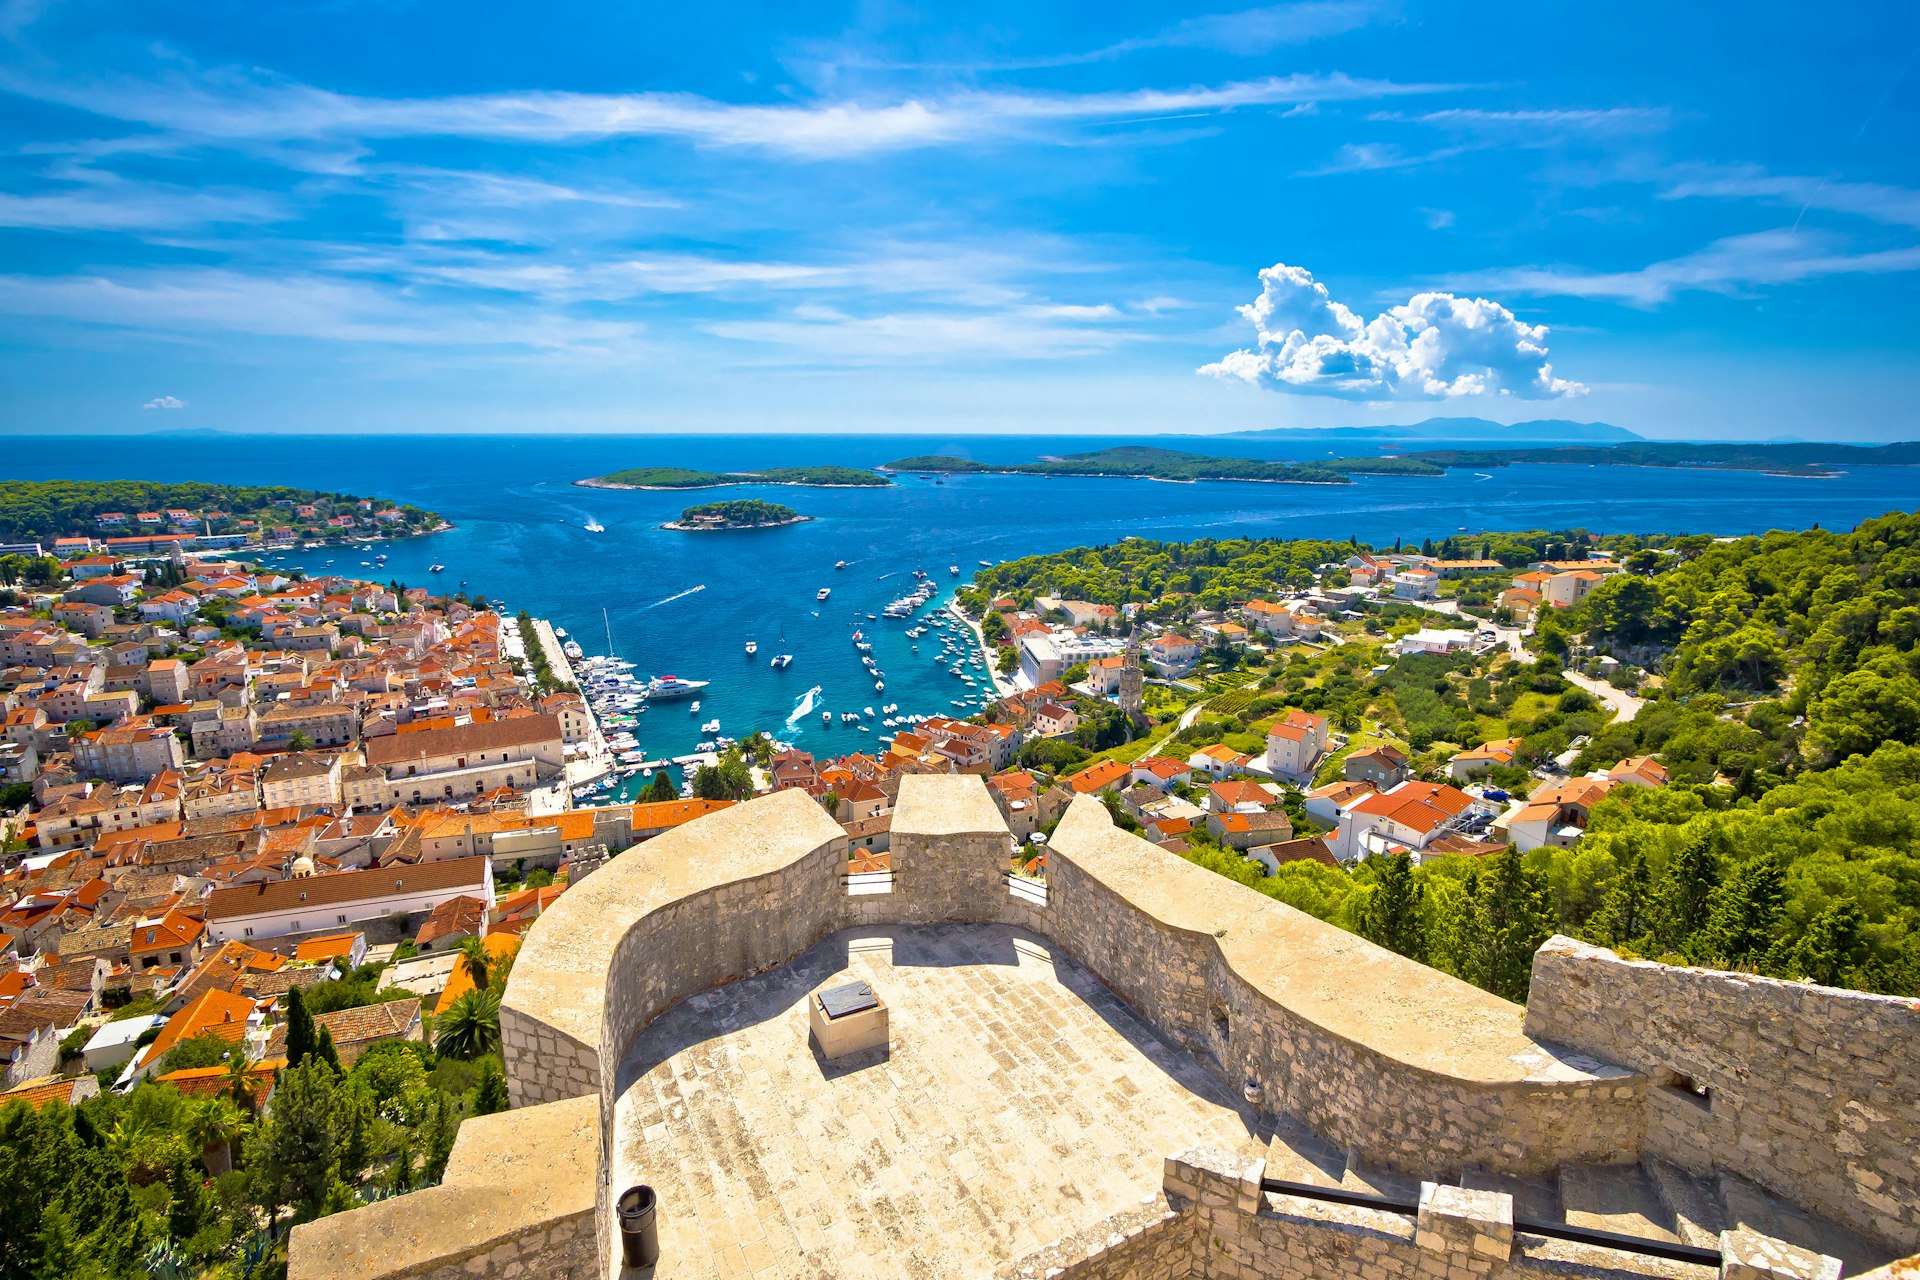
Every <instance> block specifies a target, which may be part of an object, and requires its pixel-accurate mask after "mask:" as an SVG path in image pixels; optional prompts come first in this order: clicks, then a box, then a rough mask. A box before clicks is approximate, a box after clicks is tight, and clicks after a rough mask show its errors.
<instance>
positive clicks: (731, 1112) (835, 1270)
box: [613, 925, 1264, 1280]
mask: <svg viewBox="0 0 1920 1280" xmlns="http://www.w3.org/2000/svg"><path fill="white" fill-rule="evenodd" d="M847 978H859V979H864V980H866V981H868V982H870V983H872V984H873V986H874V989H875V990H876V991H877V992H878V993H879V994H880V996H881V998H882V999H884V1000H885V1001H887V1003H888V1005H889V1007H890V1009H891V1014H892V1027H893V1043H892V1047H891V1049H890V1050H889V1051H888V1052H886V1053H885V1054H880V1053H872V1054H864V1055H859V1056H856V1057H853V1058H843V1059H839V1060H836V1061H834V1062H832V1063H827V1062H825V1061H823V1060H822V1059H820V1058H819V1057H818V1055H817V1054H816V1053H815V1052H814V1051H813V1049H812V1046H811V1045H810V1043H809V1042H808V1039H807V1017H806V999H807V997H808V995H809V994H810V993H811V992H812V991H814V990H815V989H817V988H818V987H821V986H823V985H827V984H829V983H832V982H838V981H844V980H846V979H847ZM620 1088H621V1095H620V1098H619V1101H618V1104H617V1107H616V1111H615V1119H614V1139H613V1142H614V1182H615V1189H616V1190H618V1189H619V1188H622V1187H625V1186H628V1185H631V1184H633V1183H639V1182H645V1183H649V1184H651V1185H652V1186H653V1187H654V1188H655V1190H656V1191H657V1192H658V1193H659V1196H660V1239H661V1260H660V1266H659V1267H658V1268H657V1271H656V1273H655V1274H656V1276H657V1277H661V1278H665V1277H692V1276H718V1277H736V1276H750V1277H756V1278H759V1277H775V1276H779V1277H786V1276H809V1277H811V1276H906V1277H916V1278H920V1277H925V1278H928V1280H931V1278H933V1277H964V1276H991V1275H993V1274H994V1272H995V1271H996V1270H997V1269H998V1268H999V1267H1001V1266H1003V1265H1005V1264H1007V1263H1009V1262H1012V1261H1015V1260H1017V1259H1019V1258H1022V1257H1025V1256H1026V1255H1028V1254H1029V1253H1032V1252H1033V1251H1034V1250H1036V1249H1038V1248H1040V1247H1042V1246H1044V1245H1046V1244H1048V1243H1050V1242H1052V1241H1054V1240H1056V1239H1059V1238H1060V1237H1062V1236H1066V1235H1069V1234H1072V1233H1074V1232H1076V1231H1080V1230H1083V1229H1086V1228H1088V1227H1090V1226H1092V1225H1094V1224H1095V1223H1098V1222H1099V1221H1101V1220H1102V1219H1104V1218H1106V1217H1108V1216H1109V1215H1111V1214H1113V1213H1115V1212H1116V1211H1118V1210H1121V1209H1123V1208H1126V1207H1128V1206H1133V1205H1138V1204H1139V1203H1140V1202H1141V1201H1142V1200H1143V1199H1146V1198H1147V1197H1149V1196H1151V1195H1153V1194H1155V1193H1156V1192H1157V1191H1158V1190H1159V1187H1160V1179H1161V1162H1162V1158H1163V1157H1164V1156H1166V1155H1167V1153H1169V1152H1173V1151H1180V1150H1184V1149H1186V1148H1189V1147H1193V1146H1196V1145H1210V1146H1214V1147H1222V1148H1226V1149H1229V1150H1239V1149H1245V1150H1248V1151H1250V1152H1255V1153H1258V1152H1259V1151H1260V1149H1261V1144H1262V1142H1263V1141H1264V1137H1263V1135H1260V1134H1259V1133H1257V1132H1256V1125H1257V1123H1258V1122H1257V1120H1256V1118H1255V1117H1254V1116H1253V1114H1252V1112H1251V1110H1250V1108H1247V1107H1246V1106H1245V1105H1244V1104H1243V1103H1241V1102H1240V1100H1239V1099H1238V1098H1237V1097H1235V1096H1233V1095H1232V1094H1231V1093H1230V1092H1229V1091H1228V1090H1227V1089H1226V1087H1225V1086H1224V1085H1222V1084H1221V1083H1220V1082H1218V1081H1217V1080H1215V1079H1214V1077H1213V1076H1212V1075H1211V1074H1209V1073H1208V1071H1207V1070H1206V1068H1205V1067H1204V1066H1203V1065H1202V1064H1201V1063H1200V1062H1199V1061H1198V1060H1196V1059H1195V1058H1194V1057H1192V1056H1191V1055H1190V1054H1188V1053H1186V1052H1185V1051H1183V1050H1180V1049H1176V1048H1174V1047H1173V1046H1170V1045H1167V1044H1164V1043H1162V1042H1161V1041H1160V1040H1159V1039H1158V1038H1157V1037H1156V1036H1155V1034H1154V1033H1153V1031H1152V1029H1151V1028H1149V1027H1148V1026H1147V1025H1146V1024H1145V1023H1144V1022H1142V1021H1141V1020H1140V1019H1139V1018H1138V1017H1136V1016H1135V1015H1134V1014H1133V1013H1132V1011H1131V1010H1129V1009H1128V1008H1127V1007H1126V1005H1124V1004H1123V1003H1121V1001H1120V1000H1119V999H1118V997H1116V996H1114V995H1113V993H1112V992H1110V991H1109V990H1108V989H1107V988H1106V987H1105V986H1103V985H1102V984H1101V983H1100V981H1099V980H1098V979H1097V978H1095V977H1094V976H1093V975H1092V974H1090V973H1089V972H1087V971H1086V970H1085V969H1083V968H1081V967H1080V966H1079V965H1077V964H1075V963H1074V962H1073V961H1072V960H1070V959H1068V958H1066V957H1065V956H1064V955H1061V954H1060V953H1059V952H1058V950H1057V948H1056V947H1055V946H1054V945H1053V944H1052V943H1050V942H1047V941H1046V940H1044V939H1041V938H1039V937H1037V936H1035V935H1033V934H1030V933H1026V932H1023V931H1020V930H1015V929H1009V928H1005V927H1001V926H991V925H952V926H933V927H925V928H875V929H866V930H848V931H846V932H843V933H838V934H835V935H833V936H832V937H830V938H827V939H825V940H823V941H822V942H820V943H819V944H818V945H816V946H814V947H813V948H812V949H811V950H809V951H807V952H805V953H804V954H802V955H801V956H800V957H798V958H797V959H796V960H794V961H793V962H792V963H790V964H787V965H784V966H782V967H780V968H778V969H775V970H773V971H772V972H770V973H767V974H763V975H760V976H758V977H755V978H749V979H745V980H743V981H740V982H735V983H731V984H729V985H727V986H725V987H721V988H719V989H717V990H713V991H708V992H704V993H702V994H700V995H698V996H695V997H692V998H691V999H689V1000H687V1001H686V1002H684V1003H683V1004H681V1005H679V1006H677V1007H675V1008H674V1009H672V1010H669V1011H668V1012H667V1013H666V1014H664V1015H662V1016H661V1017H660V1018H659V1019H657V1020H656V1021H655V1022H654V1023H653V1025H652V1026H650V1027H648V1028H647V1029H646V1030H645V1031H644V1032H642V1033H641V1035H640V1036H639V1037H638V1038H636V1039H635V1041H634V1043H633V1045H632V1047H631V1049H630V1050H629V1052H628V1054H627V1058H626V1060H625V1062H624V1063H623V1064H622V1068H621V1074H620Z"/></svg>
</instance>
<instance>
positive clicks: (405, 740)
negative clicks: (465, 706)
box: [367, 716, 560, 768]
mask: <svg viewBox="0 0 1920 1280" xmlns="http://www.w3.org/2000/svg"><path fill="white" fill-rule="evenodd" d="M559 737H560V720H559V718H558V717H557V716H516V717H513V718H511V719H505V720H483V721H478V722H476V723H473V724H463V725H456V726H454V727H453V728H450V729H429V730H427V731H425V732H422V733H406V734H389V735H387V736H385V737H380V738H373V739H371V740H369V741H368V742H367V763H368V764H369V765H372V766H374V767H375V768H384V767H385V766H387V765H392V764H400V763H403V762H405V761H408V760H417V759H419V758H421V757H423V756H444V755H462V754H466V753H470V752H478V751H500V750H504V749H505V748H508V747H524V746H531V745H533V744H535V743H541V742H552V741H557V740H558V739H559Z"/></svg>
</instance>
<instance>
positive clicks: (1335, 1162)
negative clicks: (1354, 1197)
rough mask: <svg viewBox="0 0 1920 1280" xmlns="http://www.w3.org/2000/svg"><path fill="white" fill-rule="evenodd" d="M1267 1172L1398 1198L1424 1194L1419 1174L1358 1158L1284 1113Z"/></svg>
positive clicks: (1269, 1149) (1269, 1145)
mask: <svg viewBox="0 0 1920 1280" xmlns="http://www.w3.org/2000/svg"><path fill="white" fill-rule="evenodd" d="M1267 1176H1268V1177H1269V1178H1278V1179H1281V1180H1282V1181H1285V1182H1304V1183H1307V1184H1309V1185H1311V1186H1316V1187H1326V1188H1328V1189H1330V1190H1332V1189H1337V1190H1341V1191H1358V1192H1362V1193H1365V1194H1370V1195H1376V1196H1387V1197H1390V1198H1392V1199H1397V1200H1410V1201H1412V1200H1418V1199H1419V1198H1420V1179H1419V1178H1416V1177H1410V1176H1408V1175H1406V1174H1402V1173H1397V1172H1394V1171H1392V1170H1388V1169H1381V1168H1376V1167H1373V1166H1370V1165H1368V1164H1366V1163H1365V1162H1363V1161H1360V1160H1358V1159H1355V1158H1354V1157H1353V1153H1352V1152H1351V1151H1347V1150H1344V1149H1342V1148H1340V1147H1336V1146H1334V1145H1333V1144H1332V1143H1331V1142H1328V1141H1327V1140H1326V1139H1324V1138H1322V1137H1320V1136H1319V1135H1318V1134H1316V1133H1314V1132H1313V1131H1312V1130H1311V1129H1309V1128H1307V1127H1306V1126H1305V1125H1303V1124H1301V1123H1300V1122H1299V1121H1297V1120H1293V1119H1292V1118H1291V1117H1281V1119H1280V1121H1279V1123H1278V1124H1276V1125H1275V1127H1274V1133H1273V1137H1272V1138H1271V1139H1269V1140H1268V1142H1267Z"/></svg>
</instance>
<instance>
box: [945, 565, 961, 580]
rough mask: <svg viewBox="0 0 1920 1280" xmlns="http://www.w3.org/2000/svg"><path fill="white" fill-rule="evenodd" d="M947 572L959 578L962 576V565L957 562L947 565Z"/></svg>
mask: <svg viewBox="0 0 1920 1280" xmlns="http://www.w3.org/2000/svg"><path fill="white" fill-rule="evenodd" d="M947 572H948V573H949V574H951V575H952V576H954V577H956V578H957V577H959V576H960V566H959V565H957V564H950V565H948V566H947Z"/></svg>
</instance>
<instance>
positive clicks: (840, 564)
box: [821, 560, 847, 600]
mask: <svg viewBox="0 0 1920 1280" xmlns="http://www.w3.org/2000/svg"><path fill="white" fill-rule="evenodd" d="M833 567H834V568H836V569H844V568H846V567H847V562H846V561H845V560H835V561H834V562H833ZM825 598H826V597H825V596H822V597H821V599H823V600H824V599H825Z"/></svg>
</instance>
